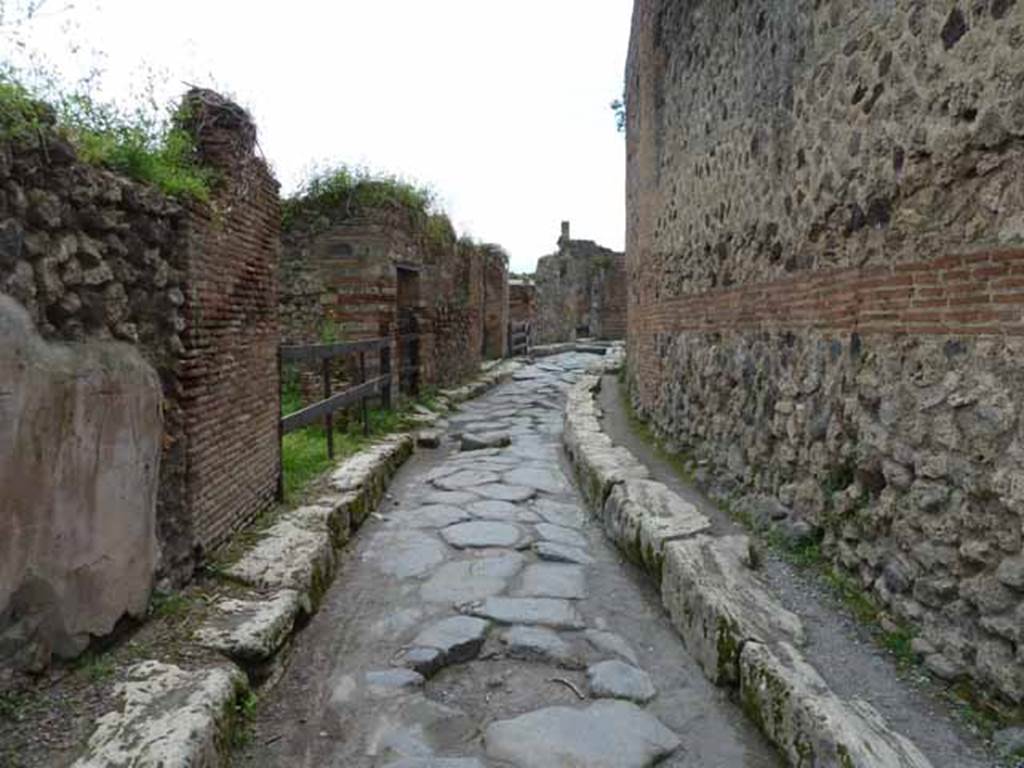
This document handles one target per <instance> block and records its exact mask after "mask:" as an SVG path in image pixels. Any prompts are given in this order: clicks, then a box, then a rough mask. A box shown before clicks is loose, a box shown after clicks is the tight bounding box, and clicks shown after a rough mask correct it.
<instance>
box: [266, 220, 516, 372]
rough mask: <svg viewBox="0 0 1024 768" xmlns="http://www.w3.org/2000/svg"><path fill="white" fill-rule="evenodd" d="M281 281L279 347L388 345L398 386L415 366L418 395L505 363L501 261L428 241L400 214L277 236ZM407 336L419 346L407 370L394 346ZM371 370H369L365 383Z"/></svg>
mask: <svg viewBox="0 0 1024 768" xmlns="http://www.w3.org/2000/svg"><path fill="white" fill-rule="evenodd" d="M279 274H280V281H279V282H280V285H281V294H280V302H279V313H280V317H281V330H282V338H283V339H284V341H285V343H289V344H299V343H301V344H309V343H317V342H320V341H323V340H326V339H334V340H339V341H340V340H357V339H367V338H375V337H379V336H386V337H389V338H392V339H394V343H393V350H392V359H393V360H396V361H399V364H397V365H393V366H392V370H393V371H394V375H395V376H396V385H397V384H398V376H399V368H401V365H402V364H405V365H412V364H415V365H417V366H418V372H417V379H418V383H419V384H420V385H421V386H426V387H432V386H438V387H444V386H450V385H452V384H455V383H458V382H461V381H463V380H465V379H466V378H468V377H469V376H472V375H473V374H475V373H476V372H477V371H478V370H479V367H480V362H481V360H482V359H485V358H491V357H502V356H504V354H505V347H506V344H507V339H506V336H507V323H508V286H507V283H508V279H507V278H508V262H507V258H506V257H505V256H504V254H503V253H501V252H500V250H499V249H495V248H493V247H490V246H478V245H474V244H470V243H468V242H465V241H456V240H455V238H454V236H453V237H450V238H447V237H433V238H432V237H428V236H427V234H426V231H425V230H424V229H423V226H422V223H421V222H419V221H418V220H417V218H416V217H415V216H410V214H409V212H407V211H405V210H402V209H401V208H397V207H396V208H394V209H386V208H381V209H375V210H367V211H361V212H359V213H358V215H355V216H348V215H345V216H343V217H339V219H338V220H335V221H327V222H325V221H324V220H323V219H322V218H320V217H318V218H317V219H316V220H314V221H302V220H300V221H299V222H298V223H297V224H296V225H294V226H292V227H290V228H289V230H288V231H286V232H285V234H284V237H283V254H282V260H281V265H280V270H279ZM408 333H415V334H417V335H418V336H419V341H418V355H417V358H416V360H415V361H412V360H411V359H409V360H406V359H404V358H405V357H407V347H406V346H405V345H403V344H401V343H400V342H399V337H400V336H402V335H405V334H408ZM403 361H404V363H403ZM376 365H377V363H376V361H375V360H374V361H368V367H369V368H370V369H371V375H373V374H374V372H375V371H376Z"/></svg>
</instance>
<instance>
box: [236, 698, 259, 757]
mask: <svg viewBox="0 0 1024 768" xmlns="http://www.w3.org/2000/svg"><path fill="white" fill-rule="evenodd" d="M258 705H259V697H257V696H256V694H255V693H253V692H252V691H246V692H245V693H244V694H243V695H241V696H239V697H238V699H237V700H236V702H235V717H234V722H233V723H232V725H231V746H232V747H233V748H234V749H240V748H241V747H244V746H246V745H247V744H249V743H250V742H251V741H252V739H253V735H254V728H253V723H254V721H255V719H256V707H257V706H258Z"/></svg>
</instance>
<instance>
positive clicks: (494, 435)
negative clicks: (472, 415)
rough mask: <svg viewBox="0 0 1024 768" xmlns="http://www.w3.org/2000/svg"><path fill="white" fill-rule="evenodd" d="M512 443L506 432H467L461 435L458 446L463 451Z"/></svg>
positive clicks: (498, 446)
mask: <svg viewBox="0 0 1024 768" xmlns="http://www.w3.org/2000/svg"><path fill="white" fill-rule="evenodd" d="M511 444H512V439H511V438H510V437H509V436H508V433H507V432H467V433H465V434H464V435H463V436H462V440H461V441H460V443H459V448H460V449H461V450H463V451H480V450H483V449H485V448H504V447H505V446H507V445H511Z"/></svg>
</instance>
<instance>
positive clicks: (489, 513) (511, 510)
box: [466, 499, 520, 520]
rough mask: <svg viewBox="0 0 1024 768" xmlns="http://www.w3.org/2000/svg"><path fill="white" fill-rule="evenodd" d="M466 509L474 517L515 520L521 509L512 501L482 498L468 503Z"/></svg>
mask: <svg viewBox="0 0 1024 768" xmlns="http://www.w3.org/2000/svg"><path fill="white" fill-rule="evenodd" d="M466 511H467V512H469V513H471V514H472V515H473V516H474V517H482V518H484V519H485V520H513V519H515V517H516V515H517V514H518V512H519V511H520V507H517V506H516V505H515V504H513V503H512V502H510V501H501V500H500V499H480V500H477V501H474V502H471V503H469V504H466Z"/></svg>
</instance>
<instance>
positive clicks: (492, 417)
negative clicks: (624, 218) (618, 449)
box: [234, 354, 778, 768]
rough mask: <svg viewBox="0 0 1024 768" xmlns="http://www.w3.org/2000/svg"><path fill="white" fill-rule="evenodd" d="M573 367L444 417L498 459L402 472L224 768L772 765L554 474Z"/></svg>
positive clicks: (451, 448) (522, 380)
mask: <svg viewBox="0 0 1024 768" xmlns="http://www.w3.org/2000/svg"><path fill="white" fill-rule="evenodd" d="M593 359H594V358H593V357H592V356H587V355H581V354H568V355H561V356H559V357H555V358H548V359H546V360H542V361H541V362H539V363H537V364H536V365H533V366H530V367H528V368H526V369H524V370H522V371H520V372H519V373H517V374H516V376H515V379H514V381H511V382H508V383H506V384H504V385H502V386H500V387H498V388H497V389H495V390H494V391H492V392H491V393H490V394H488V395H486V396H484V397H482V398H480V399H479V400H476V401H473V402H470V403H467V404H465V405H464V406H463V407H462V408H461V410H459V411H457V412H456V413H454V414H453V415H452V417H451V418H450V420H449V426H448V432H449V435H453V434H455V433H464V434H474V435H480V434H483V435H484V436H486V435H488V434H489V433H495V432H501V433H505V434H507V435H508V436H509V437H510V438H511V444H510V445H508V446H507V447H503V448H485V449H481V450H474V451H460V450H459V447H460V444H459V442H458V441H457V440H454V439H452V440H446V441H445V442H444V444H443V447H442V448H440V449H438V450H434V451H429V450H426V451H420V452H419V453H418V454H417V455H416V456H415V457H414V458H413V459H412V460H411V461H410V462H409V463H408V464H407V465H406V467H405V468H404V469H403V470H402V471H401V472H400V474H399V475H398V477H397V479H396V482H395V484H394V485H393V486H392V489H391V493H390V498H388V499H387V500H385V502H384V504H383V505H382V508H381V509H380V511H379V513H378V514H377V515H376V516H375V519H374V520H373V522H371V523H368V524H367V526H366V527H365V528H364V530H363V531H362V532H361V533H360V535H359V536H358V537H357V539H356V540H355V541H354V542H353V543H352V545H351V546H350V548H349V550H348V551H347V553H346V558H345V562H344V564H343V565H342V568H341V572H340V574H339V577H338V578H337V579H336V581H335V583H334V586H333V587H332V588H331V591H330V592H329V593H328V595H327V597H326V599H325V601H324V605H323V608H322V609H321V611H320V613H319V614H317V615H316V616H315V617H314V619H313V620H312V622H311V624H310V625H309V626H308V627H307V628H306V629H305V631H304V632H302V633H301V634H300V635H299V636H298V638H297V639H296V641H295V642H296V645H295V647H294V649H293V650H292V653H291V657H290V664H289V667H288V669H287V671H286V672H285V673H284V676H283V678H282V680H281V681H280V683H278V685H277V686H276V687H275V688H274V689H273V690H271V691H270V692H269V693H268V694H266V697H265V699H264V700H263V701H262V702H261V704H260V707H259V709H258V713H257V722H256V723H255V724H254V728H253V734H254V735H253V736H252V739H251V741H250V742H249V744H248V745H247V746H246V747H245V748H244V749H243V750H241V751H240V752H238V753H237V754H236V755H235V757H234V763H235V764H236V765H250V764H251V765H261V766H262V765H276V766H373V767H374V768H376V767H377V766H390V767H391V768H411V767H412V766H418V767H419V768H427V767H428V766H434V767H435V768H474V767H475V766H523V767H524V768H525V767H526V766H529V767H530V768H545V767H547V766H580V765H586V766H588V767H590V768H599V767H600V766H608V767H609V768H611V767H613V766H614V768H629V766H646V765H651V764H653V763H654V762H656V761H658V760H662V759H663V762H661V763H659V764H662V765H667V766H704V767H705V768H713V767H714V766H722V767H723V768H724V767H725V766H774V765H777V764H778V762H777V758H776V757H775V754H774V752H773V750H772V749H771V748H770V746H769V745H768V744H767V743H766V742H765V741H764V740H763V739H762V737H761V736H760V735H759V734H758V733H757V732H756V730H755V728H754V726H753V725H752V724H751V723H750V722H748V721H747V720H746V719H745V717H744V716H743V715H742V713H741V712H740V711H739V709H738V708H737V707H736V706H735V705H734V704H733V703H732V702H730V701H729V700H728V698H727V696H726V694H725V693H723V692H722V691H721V690H719V689H716V688H714V687H713V686H711V685H710V684H709V683H708V682H707V681H706V680H705V678H704V676H703V675H702V674H701V672H700V670H699V668H698V667H697V665H696V664H695V662H693V661H692V660H691V659H690V658H689V657H688V656H687V655H686V652H685V650H684V648H683V645H682V643H681V642H680V640H679V638H678V637H677V635H676V634H675V632H674V631H673V629H672V627H671V625H670V624H669V622H668V619H667V618H666V617H665V615H664V613H663V611H662V608H661V605H660V603H659V600H658V595H657V594H656V592H655V591H654V590H653V588H652V587H650V586H649V584H648V583H647V582H646V581H645V580H644V579H643V578H642V576H641V574H640V573H639V572H637V571H635V570H634V569H633V568H632V567H631V566H629V565H628V564H625V563H623V562H622V561H621V559H620V558H619V556H618V555H617V553H616V551H615V550H614V549H613V547H612V546H611V545H610V544H609V543H607V542H606V541H605V540H604V538H603V536H602V534H601V533H600V532H599V530H598V529H597V528H596V527H592V526H591V523H590V521H589V520H588V516H587V513H586V512H585V510H584V507H583V505H582V502H581V501H580V499H579V496H578V495H577V492H576V490H575V488H574V487H573V485H572V483H571V481H570V479H569V474H568V468H567V465H566V464H565V461H564V458H563V455H562V447H561V430H562V404H563V401H564V395H565V391H566V389H567V388H568V386H569V384H570V383H571V382H572V381H573V380H574V379H575V378H576V376H578V374H579V373H580V372H581V371H582V369H583V367H584V366H585V365H586V364H587V363H588V362H590V361H591V360H593Z"/></svg>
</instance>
